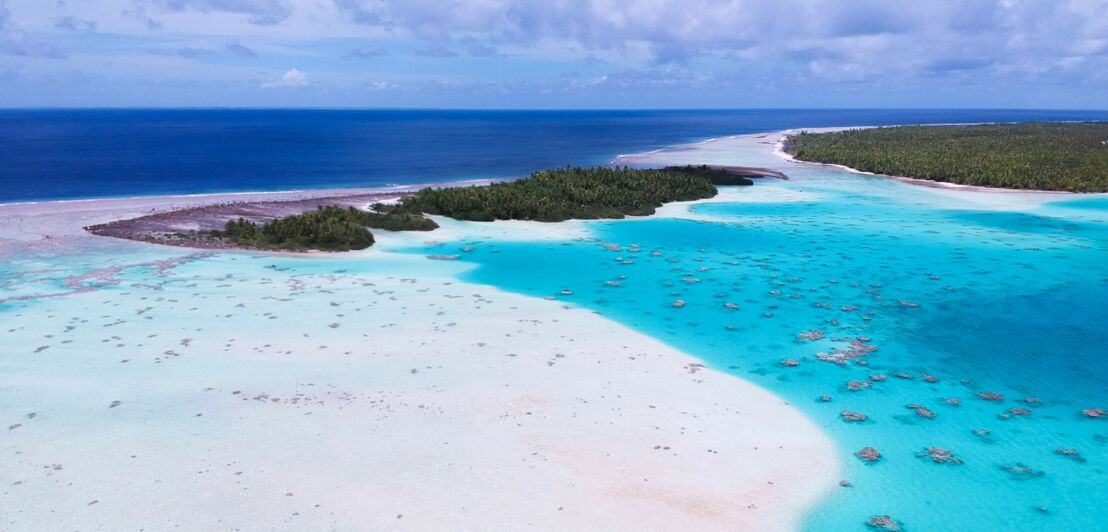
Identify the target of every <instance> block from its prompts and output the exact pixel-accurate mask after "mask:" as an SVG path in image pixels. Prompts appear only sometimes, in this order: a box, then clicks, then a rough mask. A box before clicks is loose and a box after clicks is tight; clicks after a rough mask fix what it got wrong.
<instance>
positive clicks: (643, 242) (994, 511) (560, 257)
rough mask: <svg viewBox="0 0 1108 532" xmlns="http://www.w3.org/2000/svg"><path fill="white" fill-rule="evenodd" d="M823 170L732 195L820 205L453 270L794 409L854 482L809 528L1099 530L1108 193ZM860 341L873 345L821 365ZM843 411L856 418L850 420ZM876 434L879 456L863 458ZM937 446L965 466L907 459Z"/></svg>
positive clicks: (1106, 432)
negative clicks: (952, 196) (973, 199)
mask: <svg viewBox="0 0 1108 532" xmlns="http://www.w3.org/2000/svg"><path fill="white" fill-rule="evenodd" d="M809 173H812V172H809ZM816 174H819V175H823V176H824V177H826V178H827V179H826V181H816V180H812V179H806V180H802V181H792V182H779V181H768V182H762V183H759V185H758V186H757V187H754V188H753V189H748V190H744V191H742V192H740V194H746V195H752V196H758V195H763V194H764V193H765V192H767V191H768V190H769V189H768V188H766V187H782V188H784V189H787V190H789V191H792V192H803V193H804V196H802V197H807V198H811V199H812V201H791V202H779V203H712V204H701V205H697V206H695V207H694V208H693V213H694V214H696V215H701V216H710V217H711V219H712V220H715V221H713V222H704V221H691V220H680V219H645V220H643V219H640V220H627V221H604V222H595V223H593V224H591V227H592V229H593V231H594V236H595V240H579V241H571V242H553V243H551V242H541V243H536V242H530V243H527V242H523V243H520V242H458V243H451V244H448V245H447V246H446V247H447V248H451V247H453V246H458V247H461V246H463V245H473V246H474V250H473V252H472V253H468V254H466V257H465V259H466V260H470V261H474V262H477V263H479V264H480V267H479V268H478V269H476V270H472V271H470V272H468V273H466V274H464V275H463V277H464V279H465V280H468V281H473V282H478V283H486V284H492V285H496V286H498V287H500V288H504V289H507V290H511V291H515V292H519V293H523V294H528V295H533V296H538V297H548V296H555V297H557V298H558V299H559V300H562V301H565V302H568V303H570V304H574V305H579V306H582V307H586V308H591V309H594V310H596V311H598V312H601V313H602V314H604V315H605V316H607V317H609V318H612V319H615V320H617V321H619V322H622V323H625V324H628V325H630V326H632V327H634V328H636V329H638V330H640V331H643V332H645V333H648V334H651V335H653V336H655V337H658V338H661V339H664V340H666V341H668V342H669V343H671V344H672V345H674V346H676V347H679V348H681V349H684V350H686V351H687V352H689V353H691V354H693V355H695V356H698V357H700V358H702V359H703V360H705V361H706V362H707V363H708V364H709V365H710V366H711V367H714V368H716V369H719V370H723V371H728V372H731V373H734V374H735V375H738V376H740V377H742V378H744V379H748V380H750V381H752V382H755V383H757V384H759V385H762V386H764V387H766V388H768V389H770V390H772V391H774V392H776V393H778V394H780V395H782V396H783V397H785V398H786V399H788V400H790V401H791V402H793V403H794V404H796V405H797V406H798V407H799V408H801V409H802V410H803V411H804V412H806V413H807V414H808V415H809V416H810V417H811V418H812V419H813V420H815V421H816V423H817V424H819V425H821V426H823V427H824V428H825V429H826V430H827V431H828V432H829V433H830V434H831V435H832V436H833V438H834V439H835V440H836V441H837V442H838V444H839V446H840V449H839V452H840V454H841V456H842V461H843V462H844V463H845V464H846V472H845V480H849V481H850V483H851V487H843V488H838V489H837V492H835V493H834V494H833V495H832V496H831V497H829V499H828V500H827V501H826V502H825V504H823V505H822V506H821V507H819V508H818V509H816V511H814V512H813V514H812V515H811V516H810V519H809V520H808V522H807V524H806V528H807V529H808V530H813V531H824V530H828V531H830V530H863V529H866V528H867V527H866V526H865V521H866V520H868V519H869V518H870V517H871V516H874V515H881V514H889V515H890V516H892V517H893V518H894V519H896V520H897V521H899V522H901V523H902V524H903V526H904V529H905V530H995V529H1013V530H1086V529H1097V528H1098V527H1101V526H1103V518H1102V516H1101V514H1100V511H1099V509H1100V508H1103V505H1104V503H1105V501H1108V478H1106V476H1105V468H1106V467H1108V452H1106V450H1108V449H1106V447H1108V419H1105V418H1103V417H1102V418H1099V419H1093V418H1089V417H1087V416H1085V415H1083V414H1082V412H1081V411H1082V410H1083V409H1088V408H1104V407H1105V405H1108V387H1106V386H1105V382H1106V381H1105V375H1108V356H1106V355H1108V349H1106V348H1105V346H1106V345H1108V319H1106V318H1105V316H1108V261H1106V258H1108V253H1106V251H1108V223H1106V222H1105V220H1106V219H1108V204H1105V203H1104V202H1103V201H1102V200H1097V199H1093V200H1091V201H1090V200H1089V199H1079V200H1073V201H1063V202H1055V203H1049V204H1045V205H1043V206H1042V207H1040V208H1037V209H1034V210H1031V211H1029V212H997V211H980V210H960V209H949V208H945V207H943V206H942V204H941V202H939V203H937V202H936V201H934V198H933V197H932V196H931V194H932V193H931V192H928V191H925V190H922V189H918V188H915V187H910V186H907V185H902V184H896V183H890V182H887V181H883V180H880V179H873V178H864V177H856V176H845V177H844V175H843V174H842V173H840V172H834V171H830V170H820V171H818V172H816ZM1079 203H1080V205H1078V204H1079ZM606 244H608V245H610V244H615V245H618V246H619V248H618V250H613V249H612V248H613V247H612V246H606ZM634 245H637V246H640V247H639V248H633V247H632V246H634ZM635 249H637V251H635ZM411 251H412V252H416V253H428V254H430V253H443V252H444V250H443V248H441V247H437V248H434V249H433V250H432V249H416V250H411ZM626 261H631V262H630V263H628V262H626ZM609 283H619V285H618V286H614V285H612V284H609ZM562 290H571V291H572V294H571V295H563V294H562V292H561V291H562ZM676 300H682V301H684V302H685V303H686V304H685V305H684V306H683V307H680V308H676V307H674V306H673V305H672V304H673V302H674V301H676ZM728 303H730V304H732V305H737V306H738V307H739V308H737V309H735V308H728V307H727V306H726V304H728ZM805 331H820V332H822V333H823V334H824V335H825V337H824V338H822V339H819V340H814V341H813V340H807V339H802V338H800V337H799V336H798V335H799V334H801V333H803V332H805ZM859 337H865V338H868V339H869V340H868V341H864V342H861V343H855V344H854V346H855V347H858V346H862V345H871V346H875V347H877V350H876V351H873V352H870V353H868V354H866V355H864V356H861V357H858V358H853V359H849V360H847V361H845V363H844V364H842V365H840V364H837V363H834V362H828V361H821V360H818V359H817V353H820V352H823V353H830V352H832V351H834V350H835V349H843V350H850V349H851V344H849V342H848V340H849V339H856V338H859ZM863 350H864V349H863ZM785 359H794V360H796V361H797V362H798V365H797V366H795V367H793V366H786V365H783V364H782V363H781V361H782V360H785ZM863 364H865V365H863ZM897 373H901V374H903V375H904V376H905V377H909V378H901V377H897V376H895V375H896V374H897ZM871 375H884V376H886V377H887V379H886V380H883V381H871V378H870V376H871ZM925 376H930V377H932V378H933V379H937V381H935V382H928V381H927V379H925ZM849 381H870V384H868V385H867V386H869V387H868V388H863V389H860V390H859V391H850V390H849V389H848V387H847V382H849ZM980 392H993V393H997V394H1001V395H1003V396H1004V398H1003V400H1001V401H996V400H987V399H982V398H979V397H977V395H976V394H978V393H980ZM822 395H827V396H829V397H830V400H829V401H824V400H821V399H820V396H822ZM947 398H954V399H957V400H958V401H959V402H960V406H955V405H952V404H950V403H948V402H947V401H946V399H947ZM1027 398H1034V399H1039V400H1041V403H1040V402H1037V401H1034V400H1033V401H1025V399H1027ZM908 404H918V405H922V406H924V407H926V408H928V409H929V410H930V411H931V412H932V413H934V414H935V416H934V417H924V416H921V415H919V414H917V413H916V411H915V410H914V409H910V408H907V407H906V405H908ZM844 409H846V410H851V411H855V412H861V413H864V414H866V415H867V416H868V418H867V419H866V421H864V422H862V423H850V422H846V421H844V420H843V418H842V417H841V416H840V411H841V410H844ZM1011 409H1024V410H1026V412H1027V414H1025V415H1021V414H1020V412H1022V410H1016V411H1015V413H1013V411H1011ZM981 429H984V430H987V431H988V433H985V432H981ZM975 430H977V431H978V432H977V433H975V432H974V431H975ZM867 446H868V447H874V448H876V449H877V450H878V451H880V452H881V453H882V458H881V460H880V461H878V462H876V463H868V462H863V461H862V460H861V459H859V458H856V457H855V456H854V453H855V452H856V451H858V450H860V449H862V448H863V447H867ZM932 446H934V447H941V448H943V449H947V450H950V451H953V452H954V455H955V457H956V458H958V459H960V460H962V461H963V463H961V464H953V463H936V462H934V461H932V460H931V459H930V458H926V457H923V458H921V457H917V453H920V452H922V451H924V450H925V449H926V448H928V447H932ZM1057 449H1076V450H1077V452H1078V455H1076V456H1073V455H1063V454H1059V453H1056V452H1055V451H1056V450H1057ZM797 459H798V460H799V461H802V460H803V457H797ZM1025 468H1030V469H1025Z"/></svg>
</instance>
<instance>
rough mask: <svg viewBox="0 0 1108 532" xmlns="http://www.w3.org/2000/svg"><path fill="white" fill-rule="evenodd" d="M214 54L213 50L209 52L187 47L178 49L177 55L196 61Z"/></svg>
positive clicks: (204, 49)
mask: <svg viewBox="0 0 1108 532" xmlns="http://www.w3.org/2000/svg"><path fill="white" fill-rule="evenodd" d="M213 53H215V52H213V51H212V50H209V49H207V48H190V47H185V48H178V49H177V55H179V56H181V57H187V58H189V59H196V58H197V57H202V56H205V55H211V54H213Z"/></svg>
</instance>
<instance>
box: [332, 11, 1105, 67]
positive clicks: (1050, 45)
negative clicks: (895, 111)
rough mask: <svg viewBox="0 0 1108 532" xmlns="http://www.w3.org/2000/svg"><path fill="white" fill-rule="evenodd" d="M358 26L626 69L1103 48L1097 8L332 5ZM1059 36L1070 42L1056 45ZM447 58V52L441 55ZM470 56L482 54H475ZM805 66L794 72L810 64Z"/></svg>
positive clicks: (1017, 55) (1038, 55)
mask: <svg viewBox="0 0 1108 532" xmlns="http://www.w3.org/2000/svg"><path fill="white" fill-rule="evenodd" d="M333 3H334V7H335V8H336V9H337V10H338V12H339V13H340V14H342V15H343V16H345V17H346V18H347V20H348V21H350V22H352V23H354V24H360V25H363V26H368V27H374V28H379V29H383V30H387V31H390V32H394V33H395V34H397V35H404V36H407V37H409V38H414V39H417V40H424V41H429V42H432V43H435V45H436V47H435V48H427V49H424V51H429V50H442V49H443V48H445V47H446V46H447V45H449V44H450V42H466V43H468V44H467V47H468V48H470V49H471V51H478V52H485V51H488V50H492V49H494V47H497V46H514V47H517V48H521V49H523V50H526V49H543V48H547V49H559V50H572V49H576V50H580V53H581V54H582V55H584V54H589V53H607V55H608V56H609V58H610V59H609V60H613V61H619V62H623V63H625V64H627V63H628V62H634V60H635V58H636V57H638V55H639V52H640V51H643V52H644V54H645V55H643V57H644V58H645V59H646V63H647V64H649V63H653V64H656V65H660V64H687V63H689V62H690V61H695V60H698V59H704V58H711V57H724V56H726V57H730V58H731V59H741V60H764V61H781V60H785V61H788V60H790V59H792V57H791V56H792V55H793V54H796V53H798V52H799V53H812V50H818V51H819V53H820V55H821V56H822V58H821V59H820V60H819V63H820V64H828V63H831V62H836V60H834V59H832V58H833V57H835V56H838V58H839V59H838V60H837V61H838V62H840V65H839V66H838V67H836V68H825V69H822V70H821V71H822V72H825V73H832V72H841V71H843V70H844V67H849V66H850V65H855V66H856V67H857V68H858V69H860V70H865V69H871V68H877V69H879V70H886V69H887V70H889V71H891V72H900V71H915V72H918V73H924V72H929V71H933V70H932V68H931V66H932V65H938V66H940V67H941V66H942V65H943V62H951V63H950V64H954V63H953V62H955V61H960V60H964V59H965V57H966V55H969V56H970V58H971V59H972V60H974V61H977V62H979V63H982V64H984V63H1013V64H1014V63H1027V62H1028V61H1034V62H1041V63H1048V64H1053V63H1055V62H1057V61H1059V60H1060V59H1062V58H1065V57H1069V56H1072V55H1073V54H1072V53H1069V52H1067V51H1066V50H1064V49H1065V48H1070V49H1090V48H1096V49H1100V48H1101V47H1102V45H1103V44H1102V43H1103V42H1104V39H1105V36H1106V35H1108V3H1106V2H1103V1H1102V0H1059V1H1054V0H1024V1H1019V2H1017V1H1012V0H970V1H966V2H955V1H935V2H907V1H888V0H854V1H850V2H842V1H840V0H772V1H770V0H754V1H745V2H742V1H737V0H732V1H720V0H550V1H544V2H533V1H529V0H482V1H481V2H467V1H464V0H333ZM1060 36H1065V37H1064V38H1060ZM440 47H441V48H440ZM472 55H482V54H481V53H475V54H472ZM808 62H810V60H809V61H804V62H798V64H805V63H808Z"/></svg>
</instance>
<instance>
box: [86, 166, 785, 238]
mask: <svg viewBox="0 0 1108 532" xmlns="http://www.w3.org/2000/svg"><path fill="white" fill-rule="evenodd" d="M755 175H773V176H778V177H780V178H786V177H785V175H784V174H781V173H779V172H773V171H772V170H766V169H761V168H756V169H750V168H743V167H722V168H719V167H709V166H703V165H702V166H674V167H666V168H662V169H649V170H641V169H634V168H627V167H622V168H605V167H598V168H580V167H569V166H567V167H564V168H555V169H551V170H545V171H541V172H535V173H533V174H531V175H530V176H529V177H524V178H521V179H517V180H515V181H507V182H503V183H492V184H488V185H475V186H468V187H444V188H431V187H426V188H423V189H421V190H419V191H418V192H416V193H415V194H407V195H404V196H401V197H399V198H396V197H395V196H393V197H391V198H386V197H385V196H383V195H367V194H354V195H350V196H334V197H329V198H319V199H314V200H313V199H301V200H295V201H287V202H280V201H276V202H273V201H266V202H255V203H250V202H246V203H238V204H230V205H213V206H209V207H200V208H194V209H182V210H178V211H172V212H167V213H158V214H153V215H147V216H142V217H139V218H132V219H130V220H121V221H116V222H109V223H106V224H99V225H94V226H89V227H86V228H85V229H86V230H88V231H90V232H92V233H94V234H98V235H103V236H114V237H118V238H126V239H130V240H139V241H145V242H151V243H157V244H166V245H173V246H183V247H194V248H205V249H211V248H216V249H220V248H230V249H257V250H262V251H283V252H300V251H352V250H358V249H365V248H368V247H370V246H372V245H373V242H374V239H373V234H372V233H371V232H370V231H369V230H370V229H382V230H386V231H431V230H434V229H436V228H438V224H437V223H435V221H434V220H431V219H430V218H427V217H425V216H424V214H436V215H442V216H447V217H450V218H455V219H458V220H470V221H492V220H533V221H541V222H560V221H564V220H569V219H598V218H623V217H625V216H644V215H650V214H653V213H654V209H655V208H657V207H660V206H661V205H662V204H664V203H669V202H673V201H691V200H697V199H704V198H710V197H713V196H715V195H716V194H717V193H718V190H717V189H716V186H717V185H718V186H749V185H753V184H754V182H753V181H751V180H750V179H748V178H747V177H746V176H755ZM386 199H388V200H392V201H393V202H391V203H385V202H384V201H385V200H386ZM367 200H374V201H375V203H373V204H372V205H371V206H370V208H369V210H368V211H367V210H364V206H365V204H366V201H367ZM395 200H399V201H395ZM355 205H358V207H356V206H355ZM185 227H188V229H185Z"/></svg>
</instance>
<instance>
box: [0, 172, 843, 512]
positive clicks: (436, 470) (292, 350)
mask: <svg viewBox="0 0 1108 532" xmlns="http://www.w3.org/2000/svg"><path fill="white" fill-rule="evenodd" d="M371 192H372V191H371ZM343 193H354V194H365V193H368V192H367V191H364V190H360V191H343ZM329 194H331V195H333V194H334V191H300V192H294V193H277V194H274V193H264V194H258V195H256V196H255V195H243V194H236V195H205V196H183V197H164V198H128V199H105V200H89V201H71V202H46V203H35V204H11V205H3V206H0V227H2V228H3V229H0V256H3V257H4V258H5V260H8V261H11V264H12V265H13V267H16V268H18V267H23V266H26V268H28V269H29V268H31V267H32V266H34V267H35V268H38V267H41V265H43V264H45V265H47V266H50V265H69V266H68V267H70V268H76V269H77V270H82V271H85V272H86V274H87V272H93V273H92V274H88V275H90V276H91V277H90V278H93V279H96V282H94V283H92V284H91V285H88V284H86V286H93V288H92V289H90V290H88V291H85V292H82V293H74V294H72V295H64V296H60V297H54V298H50V299H36V298H34V297H32V298H28V299H25V300H21V301H11V302H9V303H6V304H3V305H4V306H5V307H6V308H3V310H2V312H4V313H5V314H7V315H8V316H7V317H6V318H5V325H6V326H5V329H6V334H5V335H4V336H3V339H2V340H0V365H2V367H3V374H4V378H3V380H2V381H0V421H2V422H3V424H4V426H5V427H10V428H8V429H6V430H4V432H5V434H4V436H3V440H2V442H0V449H2V450H3V452H4V453H5V455H6V456H8V457H9V459H7V460H5V461H3V463H2V465H0V484H2V487H0V505H2V507H4V508H5V509H6V510H5V512H3V513H4V516H3V518H2V523H3V524H2V526H0V528H4V529H6V530H41V529H62V528H74V529H86V528H107V529H144V528H145V529H168V528H175V527H180V528H183V529H216V530H231V529H243V530H260V529H311V530H319V529H351V528H362V529H366V528H373V529H380V528H398V529H415V530H431V529H473V530H477V529H481V530H485V529H490V528H492V529H505V528H525V527H526V528H535V529H591V530H595V529H607V530H626V529H646V530H678V529H729V530H734V529H745V530H788V529H794V528H796V527H797V526H798V523H799V522H800V520H801V519H802V518H803V516H804V514H805V512H807V511H808V510H810V509H811V508H812V506H813V505H814V504H816V503H817V502H818V501H819V500H820V498H821V497H822V496H823V495H824V494H825V493H827V492H828V490H833V489H842V488H839V487H838V486H837V482H838V480H840V478H839V477H840V471H841V469H840V464H839V462H838V460H839V458H838V454H837V452H836V450H835V448H834V444H833V443H832V442H831V441H830V439H829V438H828V437H827V436H826V435H824V433H823V432H822V431H821V430H820V429H819V428H818V427H817V426H816V425H814V424H813V423H812V422H811V421H810V420H809V419H807V418H806V417H805V416H804V415H802V414H801V413H800V412H799V411H797V410H796V409H795V408H793V407H792V406H790V405H788V404H786V403H785V402H784V401H782V400H781V399H780V398H778V397H776V396H775V395H773V394H771V393H769V392H767V391H765V390H763V389H761V388H759V387H757V386H754V385H752V384H750V383H748V382H746V381H743V380H740V379H738V378H735V377H732V376H729V375H726V374H723V373H719V372H716V371H714V370H713V369H712V368H710V367H703V366H702V365H700V363H699V362H698V360H696V359H694V358H692V357H690V356H688V355H686V354H684V353H682V352H680V351H677V350H675V349H673V348H670V347H668V346H666V345H664V344H662V343H660V342H658V341H656V340H654V339H652V338H650V337H648V336H645V335H643V334H640V333H637V332H635V331H632V330H630V329H628V328H626V327H624V326H621V325H619V324H616V323H614V322H612V321H609V320H608V319H606V318H604V317H603V316H599V315H596V314H594V313H592V312H590V311H587V310H583V309H576V308H572V307H570V306H567V305H564V304H563V303H562V302H561V301H557V300H555V301H546V300H542V299H535V298H528V297H524V296H520V295H514V294H509V293H504V292H500V291H497V290H495V289H493V288H491V287H489V286H481V285H473V284H467V283H462V282H459V281H457V280H456V279H454V278H453V277H452V276H451V275H452V272H453V273H456V272H459V271H461V270H463V269H465V268H467V267H468V266H467V265H466V264H465V263H464V262H461V261H459V262H446V263H444V262H440V261H428V260H426V258H424V257H419V256H412V255H400V254H394V253H388V251H389V249H390V247H391V246H396V245H400V244H403V243H405V242H406V241H407V240H406V239H412V238H414V239H418V240H420V241H423V240H440V241H445V240H458V239H468V240H496V239H513V238H514V239H520V240H531V239H550V240H564V239H569V238H582V237H586V236H587V232H588V230H587V227H585V225H583V224H581V223H579V222H570V223H566V224H536V223H528V222H496V223H491V224H463V223H458V222H452V221H447V220H442V222H443V227H442V228H441V229H439V230H437V231H435V232H432V233H426V234H419V235H405V234H387V233H384V232H375V234H376V235H377V236H378V243H377V245H375V246H374V247H373V248H371V249H369V250H366V251H364V252H357V253H351V254H344V255H319V256H313V257H288V256H284V257H282V256H276V255H266V254H258V253H248V252H233V251H216V252H214V255H213V256H210V257H209V256H202V257H198V258H196V259H194V260H189V261H183V262H173V261H174V260H175V258H179V257H184V256H188V255H189V254H190V253H194V251H192V250H181V249H177V248H168V247H163V246H152V245H149V244H141V243H136V242H130V241H125V240H118V239H111V238H105V237H100V236H95V235H91V234H89V233H87V232H85V231H83V230H82V227H85V226H89V225H94V224H99V223H106V222H109V221H113V220H120V219H126V218H133V217H137V216H144V215H150V214H157V213H163V212H166V211H169V210H173V209H180V208H198V207H203V206H205V205H217V204H223V203H227V202H230V201H247V200H252V201H265V200H271V199H277V198H280V199H296V200H306V199H313V198H317V197H324V196H326V195H329ZM151 254H154V255H156V257H155V259H156V260H159V261H168V262H164V267H161V268H152V267H145V266H143V267H140V266H135V264H144V263H146V262H147V261H149V260H154V259H151V258H150V257H149V255H151ZM430 263H435V264H434V269H433V270H426V269H427V268H428V267H429V266H428V264H430ZM274 265H276V266H274ZM269 266H274V268H267V267H269ZM282 268H293V269H294V270H295V271H296V272H300V268H305V269H306V270H305V272H303V273H296V274H295V275H294V274H292V273H287V274H286V273H285V272H283V271H281V270H282ZM80 274H81V272H80V271H72V272H69V273H67V275H74V276H78V277H79V276H80ZM27 275H30V274H27ZM19 278H22V277H20V272H18V271H16V272H14V273H13V274H11V275H9V279H8V283H9V284H5V286H6V287H8V288H10V287H11V284H10V283H12V282H15V281H13V279H19ZM113 283H114V284H113ZM44 284H45V283H44ZM35 290H41V292H42V293H46V292H48V291H49V290H48V289H47V288H46V287H45V286H44V287H43V288H41V289H37V288H31V289H25V290H24V291H23V292H20V293H29V294H31V295H34V294H35V293H36V292H35Z"/></svg>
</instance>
